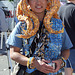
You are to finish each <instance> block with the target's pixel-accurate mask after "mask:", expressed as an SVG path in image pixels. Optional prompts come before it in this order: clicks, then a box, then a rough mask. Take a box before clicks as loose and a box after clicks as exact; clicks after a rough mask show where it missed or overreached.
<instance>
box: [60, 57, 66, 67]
mask: <svg viewBox="0 0 75 75" xmlns="http://www.w3.org/2000/svg"><path fill="white" fill-rule="evenodd" d="M60 59H61V60H62V61H63V63H62V64H61V68H63V67H65V66H66V60H65V58H64V57H62V56H61V57H60Z"/></svg>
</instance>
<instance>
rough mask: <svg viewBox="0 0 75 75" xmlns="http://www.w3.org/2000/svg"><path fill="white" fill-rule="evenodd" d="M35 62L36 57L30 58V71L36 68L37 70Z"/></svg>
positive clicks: (28, 63) (28, 64)
mask: <svg viewBox="0 0 75 75" xmlns="http://www.w3.org/2000/svg"><path fill="white" fill-rule="evenodd" d="M34 60H35V58H34V57H30V58H29V60H28V61H27V67H28V68H29V69H34V68H35V67H34Z"/></svg>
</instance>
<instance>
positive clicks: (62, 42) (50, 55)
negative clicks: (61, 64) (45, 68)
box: [6, 18, 72, 75]
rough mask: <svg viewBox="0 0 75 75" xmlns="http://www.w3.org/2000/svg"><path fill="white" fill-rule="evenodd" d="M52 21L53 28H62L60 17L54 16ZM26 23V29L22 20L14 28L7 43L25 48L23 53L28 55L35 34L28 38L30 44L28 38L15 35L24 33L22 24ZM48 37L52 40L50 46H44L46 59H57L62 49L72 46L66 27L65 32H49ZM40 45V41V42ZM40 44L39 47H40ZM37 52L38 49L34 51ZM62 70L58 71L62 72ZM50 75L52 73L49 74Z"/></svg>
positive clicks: (29, 70) (28, 70)
mask: <svg viewBox="0 0 75 75" xmlns="http://www.w3.org/2000/svg"><path fill="white" fill-rule="evenodd" d="M51 22H53V25H52V29H54V30H61V29H62V27H63V26H62V21H61V20H60V19H55V18H52V19H51ZM22 25H24V27H25V29H26V26H25V24H22V23H21V22H19V23H18V24H17V25H16V27H15V28H14V30H13V32H12V33H11V35H10V36H9V38H8V40H7V42H6V44H7V45H8V46H9V45H12V46H16V47H19V48H23V54H24V55H25V56H27V55H28V54H29V47H30V46H31V43H32V41H33V39H34V37H35V36H32V37H31V38H29V39H28V41H29V44H27V39H21V38H17V37H16V36H15V35H16V34H21V33H22V28H21V26H22ZM48 37H49V38H50V41H51V42H48V45H47V46H48V47H49V48H44V51H45V57H44V58H45V59H46V60H55V59H57V57H58V56H59V55H60V53H61V50H66V49H69V48H71V47H72V43H71V41H70V39H69V37H68V35H67V33H66V31H65V29H64V33H60V34H51V33H49V35H48ZM39 46H40V43H39ZM39 46H38V47H39ZM34 53H36V51H35V52H34ZM34 70H36V69H32V70H31V69H27V70H26V71H27V72H29V73H31V72H33V71H34ZM60 72H61V71H59V72H57V73H60ZM57 73H55V74H57ZM48 75H50V74H48Z"/></svg>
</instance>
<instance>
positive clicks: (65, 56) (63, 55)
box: [61, 49, 70, 60]
mask: <svg viewBox="0 0 75 75" xmlns="http://www.w3.org/2000/svg"><path fill="white" fill-rule="evenodd" d="M69 55H70V50H69V49H67V50H63V51H62V52H61V56H62V57H64V59H65V60H67V59H68V58H69Z"/></svg>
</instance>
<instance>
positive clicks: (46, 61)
mask: <svg viewBox="0 0 75 75" xmlns="http://www.w3.org/2000/svg"><path fill="white" fill-rule="evenodd" d="M42 61H43V62H45V63H50V61H49V60H45V59H42Z"/></svg>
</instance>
